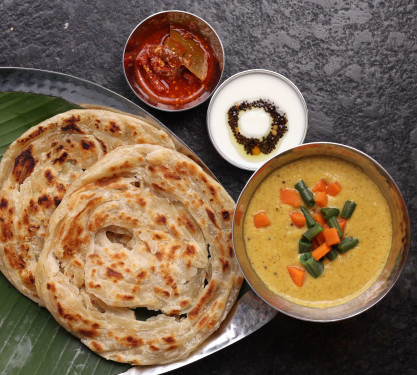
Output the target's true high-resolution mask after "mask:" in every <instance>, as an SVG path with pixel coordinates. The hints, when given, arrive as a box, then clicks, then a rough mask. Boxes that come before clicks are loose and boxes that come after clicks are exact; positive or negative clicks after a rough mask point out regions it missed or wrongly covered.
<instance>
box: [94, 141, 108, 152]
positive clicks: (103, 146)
mask: <svg viewBox="0 0 417 375" xmlns="http://www.w3.org/2000/svg"><path fill="white" fill-rule="evenodd" d="M96 139H97V141H98V142H99V143H100V146H101V148H102V150H103V152H104V153H105V154H107V146H106V144H105V143H104V142H103V141H102V140H101V139H100V138H96Z"/></svg>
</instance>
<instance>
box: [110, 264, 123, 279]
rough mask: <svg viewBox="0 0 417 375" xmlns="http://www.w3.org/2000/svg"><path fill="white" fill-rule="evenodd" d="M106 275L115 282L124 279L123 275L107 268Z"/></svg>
mask: <svg viewBox="0 0 417 375" xmlns="http://www.w3.org/2000/svg"><path fill="white" fill-rule="evenodd" d="M106 275H107V277H108V278H110V279H114V280H113V281H114V282H117V281H118V280H121V279H123V275H122V274H121V273H120V272H117V271H115V270H114V269H112V268H110V267H107V268H106Z"/></svg>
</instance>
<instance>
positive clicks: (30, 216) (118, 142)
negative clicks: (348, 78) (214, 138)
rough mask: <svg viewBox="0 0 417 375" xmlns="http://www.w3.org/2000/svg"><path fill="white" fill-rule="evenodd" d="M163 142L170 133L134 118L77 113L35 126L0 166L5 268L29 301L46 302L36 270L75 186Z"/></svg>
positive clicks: (1, 264)
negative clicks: (110, 156) (103, 165)
mask: <svg viewBox="0 0 417 375" xmlns="http://www.w3.org/2000/svg"><path fill="white" fill-rule="evenodd" d="M141 143H149V144H158V145H162V146H164V147H168V148H174V144H173V142H172V140H171V139H170V137H169V136H168V134H167V133H165V132H164V131H162V130H159V129H157V128H155V127H153V126H152V125H150V124H148V123H146V122H144V121H142V120H139V119H136V118H134V117H131V116H125V115H121V114H116V113H113V112H109V111H104V110H82V109H80V110H78V109H77V110H72V111H69V112H65V113H62V114H59V115H57V116H54V117H52V118H50V119H48V120H46V121H44V122H42V123H41V124H39V125H37V126H35V127H33V128H31V129H30V130H28V131H27V132H26V133H24V134H23V135H22V136H21V137H20V138H19V139H17V140H16V141H15V142H13V143H12V144H11V145H10V147H9V148H8V150H7V151H6V153H5V155H4V156H3V159H2V160H1V163H0V270H1V271H2V272H3V274H4V275H5V276H6V277H7V278H8V279H9V281H10V282H11V283H12V284H13V285H14V286H15V287H16V288H17V289H19V290H20V291H21V292H22V293H23V294H25V295H26V296H27V297H29V298H31V299H32V300H34V301H35V302H37V303H39V304H41V305H42V304H43V302H42V300H41V299H40V298H39V296H38V294H37V291H36V288H35V269H36V264H37V261H38V257H39V255H40V253H41V250H42V247H43V243H44V237H45V234H46V230H47V227H48V223H49V218H50V217H51V215H52V213H53V212H54V211H55V209H56V207H57V206H58V205H59V203H60V202H61V200H62V198H63V196H64V194H65V192H66V191H67V190H68V188H69V186H70V185H71V183H72V182H73V181H74V180H76V179H77V177H79V176H80V175H81V174H82V173H83V171H84V170H85V169H87V168H88V167H90V166H91V165H92V164H93V163H95V162H96V161H97V160H99V159H100V158H102V157H103V156H104V155H105V154H107V153H108V152H109V151H111V150H113V149H114V148H116V147H119V146H122V145H128V144H141Z"/></svg>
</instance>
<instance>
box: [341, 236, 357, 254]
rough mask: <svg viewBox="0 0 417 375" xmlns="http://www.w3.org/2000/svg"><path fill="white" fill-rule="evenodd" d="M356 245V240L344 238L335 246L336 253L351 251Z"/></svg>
mask: <svg viewBox="0 0 417 375" xmlns="http://www.w3.org/2000/svg"><path fill="white" fill-rule="evenodd" d="M358 243H359V240H358V239H357V238H355V237H346V238H344V239H343V240H342V241H340V242H339V243H338V244H337V251H338V252H339V253H340V254H343V253H346V251H348V250H350V249H353V248H354V247H355V246H356V245H357V244H358Z"/></svg>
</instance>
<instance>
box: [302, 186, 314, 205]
mask: <svg viewBox="0 0 417 375" xmlns="http://www.w3.org/2000/svg"><path fill="white" fill-rule="evenodd" d="M300 196H301V198H302V200H303V201H304V203H305V204H306V205H307V206H309V207H313V206H314V195H313V193H312V191H311V190H310V189H304V190H301V191H300Z"/></svg>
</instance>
